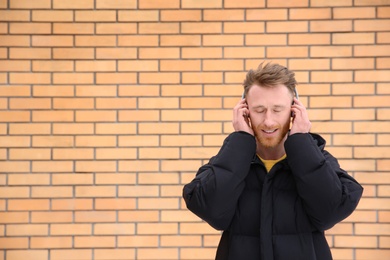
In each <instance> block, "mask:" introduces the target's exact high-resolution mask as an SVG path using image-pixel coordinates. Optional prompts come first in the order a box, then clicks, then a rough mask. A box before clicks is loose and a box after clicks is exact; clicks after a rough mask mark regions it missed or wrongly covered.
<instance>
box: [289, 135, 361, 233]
mask: <svg viewBox="0 0 390 260" xmlns="http://www.w3.org/2000/svg"><path fill="white" fill-rule="evenodd" d="M285 149H286V154H287V160H288V163H289V165H290V167H291V170H292V174H293V175H294V178H295V181H296V186H297V190H298V194H299V196H300V197H301V198H302V200H303V203H304V207H305V209H306V213H307V214H308V215H309V217H310V218H311V222H312V223H313V225H314V226H316V228H317V229H319V230H322V231H323V230H326V229H329V228H331V227H332V226H334V225H335V224H336V223H338V222H340V221H342V220H343V219H345V218H346V217H348V216H349V215H350V214H351V213H352V212H353V211H354V210H355V208H356V207H357V205H358V203H359V200H360V198H361V196H362V193H363V187H362V186H361V185H360V184H359V183H358V182H357V181H356V180H355V179H353V178H352V177H351V176H349V175H348V174H347V172H346V171H344V170H343V169H341V168H340V165H339V163H338V161H337V159H336V158H334V157H333V156H332V155H331V154H330V153H328V152H327V151H325V150H323V149H321V148H320V147H319V146H318V145H317V141H316V140H315V139H314V138H313V137H312V136H311V134H294V135H292V136H290V137H289V138H288V139H287V140H286V142H285Z"/></svg>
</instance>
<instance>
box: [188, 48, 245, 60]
mask: <svg viewBox="0 0 390 260" xmlns="http://www.w3.org/2000/svg"><path fill="white" fill-rule="evenodd" d="M252 54H253V53H252ZM182 58H184V59H191V58H195V59H201V58H203V59H207V58H222V48H221V47H202V48H191V47H184V48H182Z"/></svg>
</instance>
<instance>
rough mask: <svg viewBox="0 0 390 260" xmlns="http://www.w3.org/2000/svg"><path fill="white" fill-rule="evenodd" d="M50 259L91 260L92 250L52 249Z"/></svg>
mask: <svg viewBox="0 0 390 260" xmlns="http://www.w3.org/2000/svg"><path fill="white" fill-rule="evenodd" d="M50 258H52V260H78V259H80V258H81V259H91V258H92V249H52V250H50Z"/></svg>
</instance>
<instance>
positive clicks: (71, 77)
mask: <svg viewBox="0 0 390 260" xmlns="http://www.w3.org/2000/svg"><path fill="white" fill-rule="evenodd" d="M93 82H94V77H93V74H92V73H53V83H54V84H92V83H93Z"/></svg>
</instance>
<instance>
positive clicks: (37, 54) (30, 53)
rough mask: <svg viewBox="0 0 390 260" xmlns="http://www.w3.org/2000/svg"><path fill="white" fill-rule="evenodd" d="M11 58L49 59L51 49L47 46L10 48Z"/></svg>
mask: <svg viewBox="0 0 390 260" xmlns="http://www.w3.org/2000/svg"><path fill="white" fill-rule="evenodd" d="M9 53H10V54H9V57H10V58H11V59H49V58H51V51H50V49H49V48H10V50H9Z"/></svg>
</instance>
